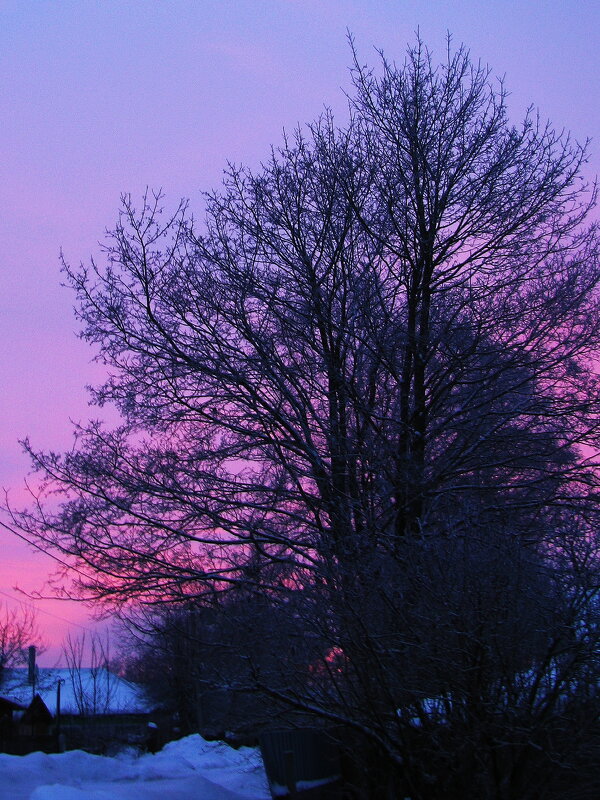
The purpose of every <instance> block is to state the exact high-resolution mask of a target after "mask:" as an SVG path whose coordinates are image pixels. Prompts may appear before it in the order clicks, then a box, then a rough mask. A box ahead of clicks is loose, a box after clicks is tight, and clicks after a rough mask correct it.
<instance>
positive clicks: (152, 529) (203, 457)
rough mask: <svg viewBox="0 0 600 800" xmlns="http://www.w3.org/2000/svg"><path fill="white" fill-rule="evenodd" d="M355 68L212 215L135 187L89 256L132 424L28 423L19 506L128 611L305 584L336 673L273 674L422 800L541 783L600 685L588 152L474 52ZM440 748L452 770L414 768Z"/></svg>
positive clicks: (19, 517)
mask: <svg viewBox="0 0 600 800" xmlns="http://www.w3.org/2000/svg"><path fill="white" fill-rule="evenodd" d="M352 74H353V79H354V94H353V95H352V97H351V99H350V110H351V115H350V122H349V123H348V124H347V126H346V127H344V128H338V127H336V126H335V124H334V122H333V119H332V118H331V116H330V115H325V116H323V117H322V118H320V119H319V120H318V121H317V122H315V123H314V124H313V125H310V126H308V128H307V130H306V131H298V132H296V134H295V135H294V136H293V137H289V138H287V139H285V140H284V142H283V144H282V145H281V146H280V147H279V148H276V149H274V150H273V151H272V153H271V156H270V158H269V160H268V161H267V162H266V163H265V164H264V165H263V166H262V167H261V169H260V170H259V171H258V172H256V173H253V172H251V171H250V170H247V169H244V168H241V167H234V166H230V168H229V169H228V171H227V173H226V176H225V180H224V185H223V188H222V189H221V191H219V192H214V193H212V194H210V195H208V196H207V215H206V221H205V224H204V226H203V228H202V229H201V230H198V229H197V228H196V226H195V224H194V223H193V220H192V219H191V217H190V216H189V214H188V212H187V208H186V205H185V204H181V205H180V206H179V208H178V209H177V210H176V212H175V213H174V214H173V215H169V214H165V213H164V212H163V209H162V203H163V201H162V197H161V196H160V195H153V194H148V195H146V197H145V198H144V200H143V203H142V205H141V207H140V208H136V206H135V205H134V203H133V202H132V200H131V199H130V198H129V197H124V198H123V208H122V211H121V215H120V218H119V221H118V224H117V226H116V228H115V230H114V231H113V233H112V234H111V236H110V238H109V240H108V243H107V246H106V263H105V264H104V265H100V264H97V263H94V262H92V263H91V264H90V265H89V266H87V267H86V266H82V267H80V268H79V269H72V268H70V267H69V266H68V265H65V269H66V272H67V276H68V278H69V280H70V282H71V284H72V285H73V287H74V289H75V291H76V293H77V307H78V315H79V319H80V320H81V322H82V326H83V329H82V335H83V337H84V338H85V339H87V340H88V341H90V342H91V343H92V344H94V345H95V346H96V347H97V349H98V359H99V360H100V361H101V362H102V363H104V364H105V365H106V366H107V368H108V372H109V377H108V378H107V380H106V382H105V383H104V384H103V385H102V386H100V387H98V388H97V389H96V390H94V392H93V399H94V400H95V402H97V403H98V404H99V405H102V404H104V403H112V404H115V405H116V407H117V408H118V409H119V411H120V413H121V415H122V420H123V422H122V425H121V426H120V427H118V428H116V429H113V430H109V429H107V428H106V427H105V426H103V425H101V424H100V423H98V422H93V423H90V424H89V425H87V426H83V427H78V428H77V429H76V437H77V442H76V447H75V448H74V449H73V450H72V451H71V452H69V453H68V454H65V455H59V454H55V453H44V452H38V451H36V450H34V449H33V448H32V447H31V446H30V445H29V443H26V446H27V448H28V450H29V452H30V454H31V457H32V459H33V462H34V465H35V466H36V467H37V468H38V469H39V470H40V471H41V473H42V474H43V475H44V476H45V483H44V485H43V487H42V491H41V496H40V497H39V498H38V501H39V502H36V505H35V507H34V508H33V509H32V510H29V511H26V512H23V513H21V514H15V515H14V519H15V521H16V523H17V524H18V525H19V526H20V529H21V530H22V531H24V532H25V533H26V535H29V536H33V537H35V539H36V541H38V542H41V543H43V546H45V547H48V548H51V549H53V550H54V551H55V552H57V553H60V554H61V557H67V558H69V559H70V560H71V561H72V563H73V564H75V565H76V567H77V569H78V570H79V572H78V574H77V578H76V591H78V592H79V593H80V594H81V596H84V597H88V598H93V599H97V600H100V601H102V602H105V603H107V604H115V605H116V606H117V607H119V606H121V607H122V606H127V604H128V603H131V602H132V601H133V600H134V599H135V601H136V602H137V601H141V602H145V603H150V604H153V603H162V602H165V601H169V602H175V603H177V602H189V599H190V597H194V598H199V599H201V598H202V596H203V594H205V593H209V594H211V595H212V593H213V592H215V591H216V592H226V591H227V589H228V587H231V586H237V585H239V584H243V585H244V586H245V587H247V588H248V589H251V590H252V591H256V592H259V593H261V594H263V595H266V596H268V597H269V598H270V601H271V602H279V603H280V604H281V607H282V608H286V607H288V606H287V605H286V603H288V599H289V597H288V596H289V592H290V591H292V590H294V589H297V590H300V594H301V596H302V597H304V598H305V599H306V602H305V606H304V609H303V610H299V608H298V607H297V606H295V608H294V614H295V615H296V616H297V615H301V616H303V617H304V623H305V626H306V630H307V632H309V633H310V635H312V636H314V640H315V641H318V642H319V646H320V648H321V649H320V666H319V668H316V667H315V669H314V670H313V672H312V675H311V676H310V679H307V678H306V676H305V675H303V676H302V678H301V679H299V680H298V681H296V682H295V683H294V682H293V681H291V682H290V684H289V685H288V686H287V687H282V686H278V687H276V688H274V687H273V686H269V685H268V681H267V683H266V684H265V681H264V680H263V679H262V678H261V675H260V670H258V671H257V672H256V676H255V677H256V682H257V685H259V684H260V686H261V688H262V689H263V690H264V691H271V692H272V693H273V694H274V695H276V696H277V699H278V700H279V701H282V702H287V703H289V704H290V705H291V706H293V707H294V708H297V709H302V710H303V711H305V712H306V713H311V714H315V715H317V716H320V717H322V718H325V719H328V720H330V721H337V722H340V723H344V724H346V725H350V726H352V727H353V728H354V729H355V730H357V731H359V732H360V735H362V736H365V737H367V740H369V741H371V742H373V743H375V746H376V747H377V748H380V750H381V751H382V752H383V753H385V756H386V758H387V759H388V761H389V762H390V763H392V764H395V765H397V766H399V765H402V768H403V772H404V774H405V780H407V781H409V783H410V782H411V781H412V783H410V785H409V789H410V792H412V794H414V796H431V797H433V796H438V795H439V794H440V793H442V792H443V791H448V790H450V791H457V792H458V791H460V792H463V793H464V796H469V794H468V793H469V791H470V792H471V794H472V796H483V795H482V794H481V792H488V795H489V796H498V797H512V796H515V797H516V796H518V797H526V796H528V795H526V793H524V792H525V789H524V788H523V787H524V786H526V781H525V779H524V778H522V776H523V775H526V776H527V779H528V780H529V779H530V778H531V775H532V774H533V773H532V772H531V770H530V771H529V772H527V771H526V770H524V768H523V766H522V762H523V763H525V762H527V763H529V764H530V765H531V764H532V763H534V762H535V763H536V765H537V766H538V767H539V763H538V762H537V761H535V758H533V755H535V753H537V752H538V750H536V748H540V749H541V751H544V748H545V747H546V745H547V742H546V739H547V738H548V737H549V736H550V734H549V733H548V730H549V728H548V726H547V725H545V723H544V724H542V721H543V720H545V719H546V718H548V719H551V720H553V722H552V724H555V723H556V724H557V725H558V722H557V720H559V719H562V717H561V715H564V714H565V713H566V712H565V708H567V706H568V703H569V702H571V700H572V701H573V703H574V705H573V706H572V708H573V709H574V708H575V707H577V709H579V708H581V707H582V703H583V700H582V697H583V695H584V694H585V692H587V691H588V689H589V686H590V685H591V684H590V681H591V680H592V681H593V679H595V678H592V676H593V675H596V673H595V671H594V670H595V669H596V665H595V655H594V654H595V643H596V641H597V638H596V637H597V631H596V627H597V623H596V616H595V614H596V605H597V603H596V587H597V585H598V583H597V577H598V576H597V565H598V560H597V550H596V545H597V539H596V523H597V519H596V510H595V503H594V498H595V497H596V496H597V484H598V476H597V472H596V467H595V462H594V457H595V454H596V453H597V452H598V444H599V431H600V427H599V422H600V420H599V413H598V412H599V408H598V390H599V388H600V387H599V385H598V384H599V382H598V376H597V374H596V371H595V366H594V365H595V363H596V362H595V360H594V359H595V358H596V357H597V353H598V344H599V336H600V329H599V326H598V298H599V294H598V284H599V281H600V262H599V252H600V249H599V240H598V232H597V228H596V225H595V224H589V222H588V221H587V220H588V216H589V212H590V210H591V209H592V208H593V206H594V204H595V201H596V191H595V187H593V186H592V187H588V186H586V184H585V182H584V180H583V178H582V166H583V164H584V163H585V159H586V147H585V146H580V145H579V144H577V143H575V142H573V141H571V139H570V138H569V137H568V136H566V135H565V134H559V133H557V132H555V131H554V130H553V129H552V127H551V126H550V125H547V124H543V123H542V122H540V119H539V117H537V116H536V115H535V114H533V113H528V114H527V115H526V117H525V119H524V120H523V122H522V123H521V125H519V126H513V125H511V124H510V122H509V121H508V119H507V112H506V93H505V90H504V87H503V85H502V84H501V83H496V82H494V81H493V79H492V77H491V73H490V71H489V70H488V69H486V68H484V67H482V66H481V65H477V64H474V63H473V62H472V61H471V59H470V57H469V54H468V53H467V52H466V51H465V50H464V49H463V48H459V49H458V50H456V51H453V50H452V49H451V47H449V48H448V54H447V58H446V60H445V62H444V63H443V64H441V65H440V66H435V64H434V63H433V61H432V58H431V56H430V54H429V52H428V51H427V49H426V48H425V47H424V45H423V44H422V43H421V42H420V41H417V43H416V44H415V46H414V47H411V48H410V49H409V50H408V51H407V55H406V58H405V61H404V64H403V65H401V66H397V65H396V64H394V63H391V62H388V61H387V60H386V59H385V58H384V57H383V56H382V58H381V63H380V69H379V71H378V72H375V71H374V70H370V69H368V68H367V67H364V66H362V64H361V63H360V61H359V59H358V57H357V56H355V60H354V68H353V73H352ZM48 493H58V495H59V496H61V497H62V498H63V500H64V502H63V504H62V506H61V508H60V510H59V511H58V512H51V511H50V510H46V509H47V508H48V506H47V505H45V504H44V497H45V495H47V494H48ZM53 496H54V495H53ZM300 594H299V595H298V596H300ZM315 609H317V611H316V612H315ZM584 620H586V622H585V623H584ZM496 629H497V630H496ZM444 665H446V668H444ZM534 665H535V668H534ZM582 692H583V694H581V693H582ZM569 693H571V694H569ZM432 698H438V700H435V701H434V700H432ZM507 698H510V702H509V701H508V700H507ZM575 698H577V699H575ZM503 704H504V705H503ZM505 712H506V713H505ZM578 713H579V712H577V714H578ZM511 714H513V717H511ZM514 714H516V716H517V717H518V718H519V721H518V723H515V724H514V725H513V726H512V728H511V727H510V725H509V721H510V719H513V718H514ZM577 714H576V713H575V711H573V713H572V714H571V716H570V717H568V719H569V722H568V724H567V723H565V725H566V728H564V730H563V735H562V738H561V737H560V736H559V737H557V739H556V741H558V740H560V741H561V742H562V743H563V744H564V747H566V746H567V744H566V743H567V742H569V741H571V742H572V741H573V739H572V737H570V736H569V735H568V734H567V733H565V732H564V731H565V730H566V729H567V728H568V727H569V725H571V726H572V727H573V726H575V722H574V720H575V719H576V718H577V719H579V718H578V717H577ZM567 716H568V715H567ZM592 716H593V715H592ZM450 718H452V720H453V721H452V724H449V722H448V720H449V719H450ZM590 719H591V717H590ZM415 720H419V721H420V725H421V727H420V728H418V726H416V723H415ZM491 720H496V722H497V723H498V725H497V730H496V729H494V728H493V726H491ZM538 723H539V724H538ZM432 726H436V727H435V732H436V736H437V737H438V738H437V739H436V737H435V736H433V733H432V730H430V728H432ZM426 727H427V729H428V734H427V737H421V740H420V739H419V736H421V733H420V732H419V731H423V730H425V728H426ZM550 727H551V725H550ZM417 728H418V730H417ZM509 729H510V732H509ZM415 730H416V731H417V732H416V734H415ZM492 730H496V732H495V733H490V734H489V736H488V734H487V733H486V731H492ZM515 731H519V732H520V733H519V736H521V739H519V737H518V736H517V734H516V733H515ZM524 731H525V732H526V733H523V732H524ZM450 733H453V736H454V738H453V736H451V735H450ZM596 733H597V732H596ZM486 736H488V739H489V741H488V739H486ZM511 736H512V739H511ZM503 737H504V738H503ZM515 737H516V738H515ZM544 737H546V739H544ZM550 738H551V737H550ZM484 740H485V741H486V742H487V744H486V746H485V747H484V746H483V745H482V742H483V741H484ZM509 740H510V741H509ZM517 740H518V741H517ZM433 741H437V742H438V744H439V752H440V753H446V754H448V759H447V762H444V761H443V759H442V761H440V760H439V759H438V761H437V762H436V763H435V764H433V765H432V766H431V768H430V769H429V771H425V772H424V771H423V764H424V760H423V758H421V759H420V760H419V757H415V758H416V761H415V763H414V764H413V766H411V762H410V759H408V760H407V755H406V753H407V751H408V752H417V753H421V754H422V753H423V752H424V751H425V750H427V752H428V758H429V757H430V756H431V752H432V751H431V750H430V749H429V750H428V749H427V747H426V746H425V744H424V743H425V742H429V743H431V742H433ZM460 741H462V742H466V743H468V747H469V748H470V750H469V754H470V755H469V757H470V758H471V761H470V762H469V764H470V767H469V770H464V771H462V772H461V771H460V770H449V769H448V763H451V762H452V758H454V757H455V756H456V747H457V746H458V745H457V742H460ZM506 741H509V744H508V745H507V747H508V750H506V749H503V747H504V744H503V743H505V742H506ZM590 741H591V740H590ZM465 746H467V745H465ZM557 746H558V745H557ZM561 746H562V745H561ZM564 747H563V750H564ZM415 748H416V751H415ZM486 748H487V749H486ZM479 752H481V753H482V754H483V753H485V755H482V756H481V758H480V759H479V761H478V760H477V759H478V758H479V756H477V755H476V754H477V753H479ZM561 752H562V751H561ZM507 753H509V755H507ZM532 754H533V755H532ZM549 758H550V761H552V759H554V761H553V762H552V763H558V762H560V758H562V756H560V757H559V756H556V758H555V757H554V755H553V756H551V757H549ZM527 759H529V761H527ZM538 761H539V760H538ZM550 761H549V762H548V763H550ZM476 762H477V763H476ZM540 763H541V762H540ZM568 763H569V764H570V765H571V766H572V764H573V763H574V761H573V759H571V760H570V761H569V762H568ZM475 767H476V768H475ZM536 768H537V767H536ZM542 772H543V770H542V771H540V770H539V769H538V770H537V774H542ZM424 774H426V777H427V780H428V781H429V783H427V780H426V781H425V784H424V783H423V780H424V779H423V775H424ZM467 774H471V775H473V776H476V777H472V778H471V779H470V780H471V783H470V784H468V780H469V779H468V778H467V777H466V776H467ZM547 774H549V773H547ZM410 776H412V778H411V777H410ZM444 776H450V777H448V778H447V780H448V781H450V784H451V785H450V788H449V786H448V785H445V784H444V781H445V780H446V777H444ZM507 776H509V777H507ZM520 776H521V777H520ZM452 781H454V783H452ZM465 782H466V783H465ZM469 787H470V788H469ZM490 787H494V788H493V791H495V792H496V794H495V795H493V794H489V792H491V791H492V788H490ZM532 791H533V790H532ZM535 791H538V792H541V791H542V789H541V788H540V787H539V786H538V788H537V789H536V790H535ZM544 791H545V789H544ZM436 792H438V795H436ZM477 792H480V794H479V795H477ZM511 792H512V793H513V794H511ZM519 792H521V794H518V793H519ZM531 796H536V797H537V796H542V795H541V794H539V793H538V794H537V795H535V794H534V795H531Z"/></svg>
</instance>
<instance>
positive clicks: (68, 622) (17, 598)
mask: <svg viewBox="0 0 600 800" xmlns="http://www.w3.org/2000/svg"><path fill="white" fill-rule="evenodd" d="M0 594H1V595H3V596H4V597H8V599H9V600H14V601H15V602H16V603H20V604H21V605H24V606H29V608H31V609H33V610H34V611H35V612H36V613H37V612H38V611H39V612H40V613H41V614H46V616H48V617H54V618H55V619H59V620H61V622H66V623H67V624H69V625H75V626H76V627H77V628H82V629H83V630H84V631H87V632H88V633H93V631H92V629H91V628H87V627H86V626H85V625H81V624H80V623H79V622H72V621H71V620H70V619H67V618H66V617H61V616H60V614H53V613H52V611H46V609H44V608H38V606H36V605H34V604H33V603H31V602H29V601H28V600H22V599H21V598H19V597H14V596H13V595H11V594H9V593H8V592H5V591H3V590H2V589H0ZM57 599H58V598H57Z"/></svg>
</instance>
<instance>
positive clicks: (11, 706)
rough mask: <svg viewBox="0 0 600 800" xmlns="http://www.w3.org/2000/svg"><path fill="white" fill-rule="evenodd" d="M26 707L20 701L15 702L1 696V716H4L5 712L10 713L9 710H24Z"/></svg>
mask: <svg viewBox="0 0 600 800" xmlns="http://www.w3.org/2000/svg"><path fill="white" fill-rule="evenodd" d="M24 709H25V706H22V705H20V704H19V703H14V702H13V701H12V700H9V699H8V698H7V697H0V717H2V716H4V714H6V713H8V712H9V711H24Z"/></svg>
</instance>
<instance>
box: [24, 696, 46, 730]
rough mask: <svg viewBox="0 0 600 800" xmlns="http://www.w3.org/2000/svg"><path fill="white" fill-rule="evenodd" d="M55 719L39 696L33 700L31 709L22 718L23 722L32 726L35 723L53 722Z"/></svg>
mask: <svg viewBox="0 0 600 800" xmlns="http://www.w3.org/2000/svg"><path fill="white" fill-rule="evenodd" d="M53 719H54V717H53V716H52V714H51V713H50V712H49V711H48V706H47V705H46V703H44V701H43V700H42V698H41V697H40V696H39V694H36V696H35V697H34V698H33V700H32V701H31V703H30V704H29V708H28V709H27V711H26V712H25V713H24V714H23V716H22V717H21V722H24V723H27V724H32V723H34V722H52V720H53Z"/></svg>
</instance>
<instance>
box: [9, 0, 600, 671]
mask: <svg viewBox="0 0 600 800" xmlns="http://www.w3.org/2000/svg"><path fill="white" fill-rule="evenodd" d="M346 28H349V29H350V30H351V31H352V32H353V33H354V35H355V37H356V43H357V45H358V48H359V52H360V55H361V58H362V60H365V61H366V60H369V61H371V62H374V61H375V56H374V54H373V50H372V48H373V47H374V46H376V47H381V48H383V49H384V50H385V52H386V54H387V56H388V57H391V58H396V59H397V60H399V61H401V60H402V58H403V51H404V48H405V46H406V44H407V42H412V41H413V39H414V31H415V30H416V29H417V28H419V29H420V32H421V35H422V37H423V39H424V40H425V42H426V43H427V44H428V45H429V46H430V47H431V48H432V49H433V50H434V54H439V55H440V58H441V57H443V48H444V37H445V35H446V31H448V30H449V31H450V32H451V33H452V35H453V39H454V41H455V42H456V43H460V42H464V43H465V44H466V45H467V46H468V47H469V48H470V50H471V53H472V56H473V57H474V58H475V59H478V58H481V60H482V61H484V62H487V63H489V64H490V65H491V66H492V68H493V71H494V73H495V74H497V75H505V76H506V85H507V88H508V89H509V91H510V92H511V97H510V103H509V104H510V108H511V113H512V117H513V120H514V121H515V122H518V121H519V119H520V117H521V116H522V114H523V111H524V109H525V108H526V107H527V106H528V105H530V104H533V105H535V106H536V107H538V108H539V109H540V112H541V115H542V117H543V118H550V120H551V121H552V123H553V124H554V125H555V126H556V127H557V128H559V129H561V128H563V127H564V128H567V129H569V130H571V131H572V133H573V135H574V136H575V137H576V138H578V139H585V138H586V137H588V136H590V137H595V136H598V134H599V131H600V97H599V90H598V75H599V74H600V49H599V47H598V44H599V42H598V39H599V32H600V4H599V3H598V2H597V0H579V2H577V3H569V2H566V0H543V1H542V0H539V1H538V0H529V2H527V3H524V2H522V0H513V1H512V2H509V1H508V0H494V2H488V3H485V2H481V0H478V2H475V0H462V1H461V0H454V1H452V2H445V1H444V0H415V1H414V2H408V1H407V0H369V1H367V0H60V2H57V0H0V81H1V86H0V143H1V151H0V152H1V158H0V195H1V198H0V199H1V206H0V207H1V209H2V213H1V215H0V381H1V391H0V420H1V423H0V486H2V487H5V488H7V489H9V490H10V497H11V498H12V500H13V502H14V503H15V504H16V505H18V502H19V499H20V498H21V497H22V496H23V490H22V487H23V479H24V476H25V475H26V473H27V471H28V463H27V461H26V460H25V458H24V457H23V456H22V454H21V452H20V448H19V445H18V443H17V440H18V439H19V438H21V437H23V436H25V435H29V436H30V437H31V439H32V441H33V443H34V444H35V445H36V446H39V447H40V448H55V449H64V448H66V447H68V446H69V444H70V438H71V437H70V425H69V418H71V419H84V418H85V417H86V416H87V415H88V413H90V411H89V409H88V408H87V405H86V403H87V398H86V394H85V390H84V386H85V384H86V383H89V382H91V381H93V380H94V375H95V374H96V375H97V374H98V372H97V369H96V368H94V366H93V365H91V364H90V358H91V356H92V353H91V351H89V350H88V348H87V347H86V346H85V345H84V344H83V343H81V342H80V341H78V340H77V339H76V338H75V335H74V332H75V331H76V328H77V326H76V323H75V321H74V319H73V314H72V310H71V306H72V297H71V295H70V293H69V291H67V290H65V289H63V288H61V287H60V274H59V263H58V253H59V249H60V248H61V247H62V249H63V250H64V252H65V255H66V257H67V260H69V261H71V262H75V263H76V262H78V261H80V260H86V259H87V258H88V257H89V255H91V254H93V253H97V251H98V246H97V242H98V240H100V239H101V238H102V235H103V231H104V230H105V229H106V228H107V227H111V226H112V225H113V223H114V221H115V218H116V213H117V209H118V205H119V195H120V194H121V193H122V192H125V191H126V192H131V193H132V195H133V196H134V197H139V196H140V195H141V193H142V192H143V191H144V188H145V187H146V186H147V185H148V186H150V187H151V188H159V187H162V188H163V190H164V191H165V193H166V195H167V200H168V201H171V202H172V203H173V204H175V203H176V201H177V200H178V198H179V197H180V196H186V197H189V198H190V200H191V203H192V207H194V206H199V196H200V191H202V190H206V189H209V188H211V187H213V186H215V185H216V184H217V183H218V182H219V180H220V174H221V170H222V168H223V166H224V164H225V161H226V160H227V159H230V160H232V161H236V162H244V163H247V164H249V165H256V164H258V162H259V161H260V159H261V158H263V157H265V156H266V155H267V153H268V148H269V146H270V145H271V144H276V143H277V142H278V141H279V140H280V137H281V131H282V129H283V128H284V127H285V128H288V129H290V128H293V127H294V126H295V124H296V123H297V122H306V121H310V120H311V119H313V118H314V117H315V116H317V115H318V114H319V112H320V111H321V110H322V109H323V106H324V105H329V106H331V107H332V108H333V109H334V111H336V110H337V111H338V113H339V116H340V117H343V114H344V109H345V100H344V97H343V92H342V89H344V88H346V89H347V88H348V86H349V78H348V69H347V67H348V64H349V60H350V58H349V51H348V47H347V44H346V40H345V31H346ZM598 172H600V142H597V143H594V142H593V143H592V157H591V159H590V163H589V165H588V175H589V176H590V178H593V176H594V175H595V174H596V173H598ZM92 413H93V412H92ZM0 542H1V546H2V551H1V552H2V560H1V562H0V601H2V602H6V603H7V604H9V605H10V604H12V603H13V601H12V600H10V599H9V597H8V596H10V597H14V596H17V594H18V593H17V592H16V591H15V589H14V587H15V586H16V585H18V586H20V587H22V588H23V589H25V590H27V591H30V592H31V591H35V590H39V589H41V588H42V585H43V582H44V580H45V576H46V575H47V573H48V571H49V570H50V568H51V566H52V562H51V561H50V559H48V558H47V557H45V556H43V555H41V554H37V555H34V554H32V553H31V552H30V550H29V549H28V548H27V547H26V546H25V545H20V544H19V543H18V541H16V540H14V539H13V537H11V536H10V535H9V534H6V533H4V532H2V531H0ZM7 595H8V596H7ZM36 605H38V606H39V608H40V612H41V613H40V616H39V622H40V625H41V626H42V627H43V628H44V629H45V630H46V633H47V639H48V641H49V643H51V644H52V645H53V647H52V648H51V649H50V650H49V652H48V654H47V655H46V662H47V663H49V662H50V661H52V660H53V659H55V657H56V656H57V654H58V652H59V650H58V645H59V644H60V640H61V638H62V637H63V636H64V634H65V632H66V630H67V628H68V624H67V622H66V621H64V620H63V621H61V620H59V619H58V617H62V618H64V619H65V620H72V621H73V622H77V623H80V624H84V625H87V624H88V623H87V622H86V621H85V620H86V615H87V613H88V612H87V611H86V610H85V609H83V608H81V607H80V606H75V605H70V604H64V603H62V604H61V603H58V602H51V601H44V602H43V603H42V602H37V603H36ZM50 615H55V616H50ZM80 630H81V629H80V628H75V629H73V631H72V632H73V633H77V632H80Z"/></svg>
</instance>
